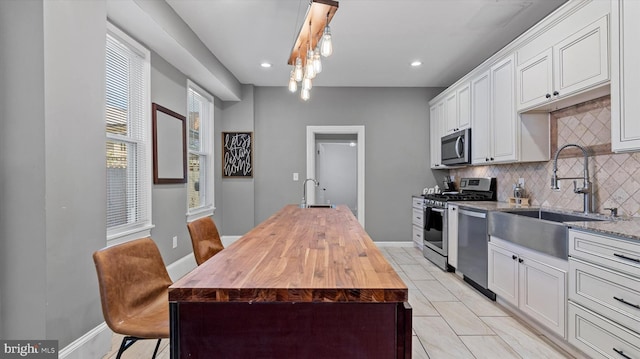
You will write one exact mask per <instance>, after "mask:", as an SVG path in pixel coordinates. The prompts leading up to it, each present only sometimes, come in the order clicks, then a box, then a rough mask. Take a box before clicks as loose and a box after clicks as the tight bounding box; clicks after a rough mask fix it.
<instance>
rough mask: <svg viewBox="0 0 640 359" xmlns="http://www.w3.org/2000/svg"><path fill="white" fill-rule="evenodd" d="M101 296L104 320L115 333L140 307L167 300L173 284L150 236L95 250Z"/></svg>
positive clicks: (167, 304)
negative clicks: (169, 289)
mask: <svg viewBox="0 0 640 359" xmlns="http://www.w3.org/2000/svg"><path fill="white" fill-rule="evenodd" d="M93 261H94V262H95V265H96V271H97V273H98V283H99V286H100V300H101V302H102V313H103V315H104V319H105V322H106V323H107V325H108V326H109V328H111V330H113V331H114V332H116V333H119V334H125V335H131V334H130V333H122V332H121V331H120V330H119V329H121V324H122V323H123V322H126V320H127V319H129V318H131V317H135V316H136V315H137V314H139V313H141V312H142V311H143V310H145V309H147V308H149V307H154V306H157V305H158V302H159V301H162V300H164V301H166V307H167V308H166V312H167V318H166V320H167V321H168V319H169V318H168V307H169V303H168V294H167V293H168V288H169V286H170V285H171V284H172V282H171V278H170V277H169V273H167V269H166V267H165V265H164V262H163V260H162V256H161V255H160V251H159V250H158V247H157V246H156V244H155V243H154V242H153V240H152V239H151V238H141V239H136V240H133V241H130V242H126V243H122V244H118V245H115V246H112V247H107V248H104V249H101V250H99V251H96V252H95V253H94V254H93Z"/></svg>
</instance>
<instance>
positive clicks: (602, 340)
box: [569, 302, 640, 359]
mask: <svg viewBox="0 0 640 359" xmlns="http://www.w3.org/2000/svg"><path fill="white" fill-rule="evenodd" d="M569 342H570V343H571V344H573V345H575V346H576V347H577V348H578V349H580V350H582V351H583V352H585V353H586V354H588V355H589V356H590V357H592V358H621V359H625V358H640V345H639V344H640V336H638V334H637V333H635V332H633V331H631V330H629V329H627V328H625V327H622V326H620V325H618V324H616V323H614V322H612V321H611V320H609V319H607V318H606V317H603V316H601V315H599V314H597V313H595V312H592V311H590V310H589V309H586V308H585V307H583V306H581V305H578V304H575V303H573V302H569Z"/></svg>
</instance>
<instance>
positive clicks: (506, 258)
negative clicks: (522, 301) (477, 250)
mask: <svg viewBox="0 0 640 359" xmlns="http://www.w3.org/2000/svg"><path fill="white" fill-rule="evenodd" d="M488 271H489V272H488V278H489V281H488V282H489V284H488V287H489V289H491V290H492V291H493V292H494V293H496V294H497V295H498V296H499V297H500V298H502V299H504V300H506V301H507V302H509V303H511V304H513V305H515V306H517V305H518V256H517V255H515V253H513V252H511V251H508V250H506V249H503V248H500V247H498V246H496V245H495V244H493V243H491V242H490V243H489V263H488Z"/></svg>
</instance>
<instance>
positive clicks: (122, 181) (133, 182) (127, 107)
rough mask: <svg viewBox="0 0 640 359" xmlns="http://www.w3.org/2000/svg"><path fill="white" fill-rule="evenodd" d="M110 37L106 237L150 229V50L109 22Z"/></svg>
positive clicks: (122, 236) (139, 233) (124, 236)
mask: <svg viewBox="0 0 640 359" xmlns="http://www.w3.org/2000/svg"><path fill="white" fill-rule="evenodd" d="M107 29H108V32H107V42H106V91H105V95H106V96H105V105H106V109H105V114H106V118H105V120H106V165H107V241H108V244H109V245H111V244H116V243H119V242H123V241H126V240H129V239H134V238H139V237H142V236H148V235H149V234H150V230H151V227H152V225H151V161H150V159H151V136H150V133H151V131H150V127H151V121H150V107H151V105H150V96H149V84H150V80H149V78H150V65H149V51H148V50H147V49H145V48H143V47H142V46H140V44H138V43H137V42H135V41H134V40H133V39H131V38H130V37H129V36H127V35H126V34H124V33H123V32H122V31H120V30H118V29H117V28H115V27H114V26H112V25H111V24H108V26H107Z"/></svg>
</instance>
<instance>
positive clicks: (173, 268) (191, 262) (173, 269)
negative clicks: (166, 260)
mask: <svg viewBox="0 0 640 359" xmlns="http://www.w3.org/2000/svg"><path fill="white" fill-rule="evenodd" d="M197 266H198V265H197V264H196V258H195V257H194V256H193V252H191V253H189V254H187V255H186V256H184V257H182V258H180V259H178V260H177V261H175V262H173V263H171V264H169V265H168V266H167V272H169V277H171V280H172V281H174V282H175V281H177V280H178V279H180V278H182V277H183V276H184V275H185V274H187V273H189V272H191V271H192V270H193V269H194V268H196V267H197Z"/></svg>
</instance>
